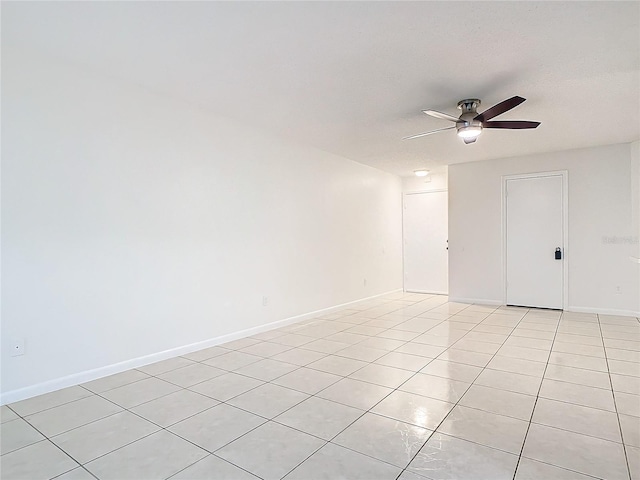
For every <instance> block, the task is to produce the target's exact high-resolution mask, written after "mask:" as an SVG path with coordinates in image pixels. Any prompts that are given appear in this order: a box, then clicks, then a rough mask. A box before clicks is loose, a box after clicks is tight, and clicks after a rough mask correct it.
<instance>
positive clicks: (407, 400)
mask: <svg viewBox="0 0 640 480" xmlns="http://www.w3.org/2000/svg"><path fill="white" fill-rule="evenodd" d="M453 407H454V404H453V403H449V402H443V401H442V400H436V399H435V398H429V397H423V396H422V395H416V394H414V393H408V392H402V391H400V390H396V391H395V392H393V393H392V394H390V395H389V396H388V397H386V398H385V399H384V400H382V401H381V402H380V403H379V404H377V405H376V406H375V407H373V409H372V410H371V412H373V413H376V414H378V415H382V416H385V417H389V418H393V419H395V420H399V421H401V422H405V423H410V424H412V425H416V426H418V427H422V428H427V429H429V430H435V429H436V428H437V427H438V425H439V424H440V422H442V420H443V419H444V417H446V416H447V414H448V413H449V412H450V411H451V409H453Z"/></svg>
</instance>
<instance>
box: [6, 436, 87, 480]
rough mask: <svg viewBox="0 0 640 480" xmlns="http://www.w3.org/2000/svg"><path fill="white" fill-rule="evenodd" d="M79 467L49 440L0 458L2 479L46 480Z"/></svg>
mask: <svg viewBox="0 0 640 480" xmlns="http://www.w3.org/2000/svg"><path fill="white" fill-rule="evenodd" d="M78 466H79V465H78V464H77V463H76V462H75V461H73V460H72V459H71V458H70V457H69V456H68V455H66V454H65V453H64V452H62V451H61V450H60V449H59V448H58V447H56V446H55V445H54V444H52V443H51V442H50V441H49V440H43V441H42V442H38V443H34V444H33V445H29V446H28V447H24V448H21V449H19V450H15V451H13V452H11V453H7V454H6V455H3V456H2V478H6V479H7V480H9V479H11V480H14V479H15V480H47V479H49V478H53V477H56V476H58V475H61V474H63V473H65V472H68V471H70V470H73V469H74V468H77V467H78Z"/></svg>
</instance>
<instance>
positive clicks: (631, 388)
mask: <svg viewBox="0 0 640 480" xmlns="http://www.w3.org/2000/svg"><path fill="white" fill-rule="evenodd" d="M610 377H611V385H613V391H614V392H622V393H630V394H632V395H640V378H638V377H631V376H629V375H618V374H616V373H612V374H610ZM603 383H604V382H603ZM603 388H605V387H603Z"/></svg>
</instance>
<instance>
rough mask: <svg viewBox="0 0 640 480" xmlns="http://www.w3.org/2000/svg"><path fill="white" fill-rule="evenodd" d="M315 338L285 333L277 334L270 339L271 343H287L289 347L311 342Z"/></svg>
mask: <svg viewBox="0 0 640 480" xmlns="http://www.w3.org/2000/svg"><path fill="white" fill-rule="evenodd" d="M314 340H315V338H313V337H307V336H306V335H296V334H295V333H288V334H286V335H282V336H279V337H277V338H274V339H273V340H271V341H272V342H273V343H280V344H282V345H288V346H290V347H299V346H301V345H305V344H307V343H310V342H313V341H314Z"/></svg>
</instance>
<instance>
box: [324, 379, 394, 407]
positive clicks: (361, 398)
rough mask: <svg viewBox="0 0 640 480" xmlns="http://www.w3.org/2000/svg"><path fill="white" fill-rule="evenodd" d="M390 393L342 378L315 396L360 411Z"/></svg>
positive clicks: (387, 389) (389, 390)
mask: <svg viewBox="0 0 640 480" xmlns="http://www.w3.org/2000/svg"><path fill="white" fill-rule="evenodd" d="M392 391H393V390H392V389H391V388H387V387H381V386H380V385H374V384H372V383H368V382H361V381H359V380H353V379H351V378H344V379H342V380H340V381H339V382H337V383H334V384H333V385H331V386H330V387H328V388H326V389H324V390H322V391H321V392H319V393H318V394H317V396H318V397H320V398H325V399H327V400H332V401H334V402H338V403H342V404H343V405H348V406H350V407H355V408H359V409H360V410H369V409H370V408H371V407H373V406H374V405H375V404H376V403H378V402H379V401H380V400H382V399H383V398H384V397H386V396H387V395H389V394H390V393H391V392H392Z"/></svg>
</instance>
